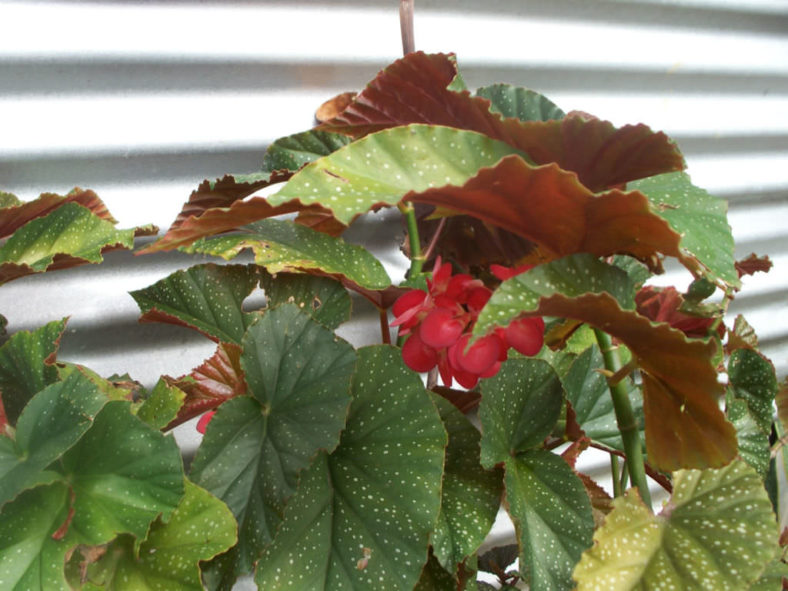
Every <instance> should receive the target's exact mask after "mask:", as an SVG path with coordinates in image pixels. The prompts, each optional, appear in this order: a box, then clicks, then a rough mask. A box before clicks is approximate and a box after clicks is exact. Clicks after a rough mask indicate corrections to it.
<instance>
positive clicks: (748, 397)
mask: <svg viewBox="0 0 788 591" xmlns="http://www.w3.org/2000/svg"><path fill="white" fill-rule="evenodd" d="M728 379H729V380H730V388H731V391H732V392H733V395H734V396H735V397H736V398H739V399H741V400H744V401H745V402H746V403H747V408H748V410H749V412H750V413H751V414H752V416H753V418H754V419H755V422H756V423H757V424H758V427H759V428H760V429H761V431H762V432H764V433H765V434H767V435H768V434H770V433H771V430H772V417H773V416H774V398H775V396H776V395H777V376H776V375H775V373H774V366H773V365H772V364H771V363H770V362H769V361H768V360H767V359H765V358H764V357H763V356H762V355H760V354H758V353H757V352H756V351H753V350H751V349H737V350H736V351H734V352H733V353H731V358H730V360H729V361H728Z"/></svg>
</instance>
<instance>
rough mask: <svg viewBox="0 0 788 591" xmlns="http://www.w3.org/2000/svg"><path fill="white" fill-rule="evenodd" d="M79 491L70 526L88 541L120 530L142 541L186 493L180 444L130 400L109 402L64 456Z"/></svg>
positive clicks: (62, 468) (63, 463) (61, 468)
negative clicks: (139, 412)
mask: <svg viewBox="0 0 788 591" xmlns="http://www.w3.org/2000/svg"><path fill="white" fill-rule="evenodd" d="M58 470H59V471H62V472H63V474H64V476H65V478H66V480H67V481H68V482H69V483H70V485H71V487H72V490H73V493H74V504H73V506H74V518H73V520H72V522H71V526H70V528H69V529H71V528H73V529H74V530H75V531H76V532H78V534H79V537H80V540H82V541H85V543H91V544H103V543H106V542H108V541H110V540H111V539H113V538H114V537H115V536H116V535H117V534H119V533H131V534H134V535H135V536H137V537H138V538H140V539H142V538H144V537H145V533H146V532H147V531H148V526H149V525H150V523H151V522H152V521H153V520H154V519H156V517H157V516H159V515H161V516H162V517H163V518H164V519H167V518H168V517H169V516H170V514H171V513H172V511H173V510H174V509H175V507H176V506H177V505H178V503H179V501H180V500H181V497H182V496H183V464H182V461H181V455H180V451H179V450H178V445H177V443H176V442H175V439H173V438H172V437H171V436H165V435H163V434H162V433H160V432H159V431H157V430H156V429H154V428H153V427H150V426H148V425H147V424H145V423H144V422H142V421H141V420H140V419H138V418H137V417H136V416H134V415H133V414H132V413H131V409H130V406H129V403H128V402H121V401H112V402H108V403H107V404H106V405H105V406H104V408H103V409H102V410H101V412H99V413H98V415H97V416H96V420H95V421H94V422H93V425H92V427H91V428H90V429H89V430H88V432H87V433H86V434H85V435H84V436H83V437H82V438H81V439H80V440H79V441H78V442H77V444H76V445H74V446H73V447H72V448H71V449H69V450H68V451H67V452H66V453H65V455H64V456H63V458H62V460H61V462H60V466H59V467H58Z"/></svg>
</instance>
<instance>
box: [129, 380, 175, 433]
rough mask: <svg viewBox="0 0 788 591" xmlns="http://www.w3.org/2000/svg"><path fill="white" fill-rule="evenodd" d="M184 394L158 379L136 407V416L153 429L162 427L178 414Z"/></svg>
mask: <svg viewBox="0 0 788 591" xmlns="http://www.w3.org/2000/svg"><path fill="white" fill-rule="evenodd" d="M185 398H186V394H185V393H184V392H183V390H180V389H179V388H176V387H175V386H170V385H169V384H167V382H165V381H164V380H163V379H160V380H159V381H158V382H157V383H156V385H155V386H154V387H153V391H152V392H151V393H150V396H149V397H148V398H146V399H145V401H144V402H143V403H142V404H141V405H140V407H139V408H138V409H137V418H139V419H141V420H142V421H144V422H145V423H147V424H148V425H150V426H151V427H153V428H154V429H163V428H164V427H166V426H167V425H169V424H170V422H171V421H172V420H173V419H175V417H176V416H177V415H178V411H179V410H180V408H181V406H182V405H183V401H184V399H185Z"/></svg>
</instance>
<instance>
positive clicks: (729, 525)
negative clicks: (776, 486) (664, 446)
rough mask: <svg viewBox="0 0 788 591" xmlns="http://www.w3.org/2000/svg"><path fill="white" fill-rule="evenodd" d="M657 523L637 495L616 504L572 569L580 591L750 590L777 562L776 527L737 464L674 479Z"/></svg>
mask: <svg viewBox="0 0 788 591" xmlns="http://www.w3.org/2000/svg"><path fill="white" fill-rule="evenodd" d="M673 484H674V487H673V496H672V498H671V500H670V502H669V503H668V504H667V505H666V507H665V509H664V510H663V511H662V513H661V514H660V515H658V516H655V515H653V514H652V513H651V511H649V510H648V509H647V508H646V506H645V505H644V504H643V503H642V502H641V500H640V498H639V496H638V494H637V492H636V490H635V489H631V490H630V491H628V493H627V494H626V495H625V496H623V497H619V498H617V499H615V500H614V501H613V506H614V509H613V511H612V512H611V513H610V514H609V515H608V516H607V519H606V520H605V524H604V526H603V527H602V528H600V529H599V530H597V532H596V534H595V535H594V546H593V548H591V549H590V550H589V551H588V552H586V553H585V554H584V555H583V558H582V560H581V561H580V563H579V564H578V565H577V568H576V569H575V573H574V577H575V579H576V580H577V582H578V587H577V588H578V591H586V590H591V589H606V590H609V591H618V590H622V591H623V590H629V589H653V588H661V589H667V588H673V589H704V590H708V591H739V590H741V589H748V588H749V585H750V584H751V583H753V582H754V581H755V580H756V579H757V578H758V577H759V576H760V574H761V572H762V571H763V570H764V567H765V566H766V564H767V563H768V562H769V561H770V560H771V559H772V557H773V556H774V552H775V549H776V547H777V527H776V523H775V519H774V514H773V513H772V509H771V503H770V502H769V498H768V496H767V495H766V491H764V489H763V484H762V483H761V479H760V478H759V477H758V475H757V474H756V473H755V472H754V470H753V469H752V468H750V467H749V466H747V465H746V464H744V463H743V462H741V461H739V460H734V461H733V462H731V463H730V464H729V465H727V466H725V467H724V468H720V469H717V470H712V469H709V470H682V471H679V472H677V473H675V474H674V478H673Z"/></svg>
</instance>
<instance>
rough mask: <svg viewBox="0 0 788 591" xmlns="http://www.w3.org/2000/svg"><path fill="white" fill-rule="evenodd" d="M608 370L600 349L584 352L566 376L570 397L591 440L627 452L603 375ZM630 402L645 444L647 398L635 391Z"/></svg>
mask: <svg viewBox="0 0 788 591" xmlns="http://www.w3.org/2000/svg"><path fill="white" fill-rule="evenodd" d="M604 367H605V363H604V360H603V359H602V354H601V353H600V352H599V347H597V346H593V347H590V348H589V349H587V350H586V351H584V352H583V353H582V354H581V355H580V356H578V357H577V359H576V360H575V361H574V363H572V366H571V368H570V369H569V371H568V372H567V374H566V376H565V377H564V380H563V382H564V388H566V397H567V400H568V401H569V402H570V403H571V405H572V408H573V409H574V411H575V418H576V420H577V423H578V424H579V425H580V427H581V428H582V429H583V431H584V432H585V434H586V436H588V438H589V439H591V441H594V442H596V443H600V444H602V445H605V446H607V447H610V448H612V449H616V450H619V451H624V445H623V443H622V441H621V433H620V431H619V430H618V423H617V422H616V413H615V410H614V408H613V399H612V397H611V395H610V388H609V387H608V385H607V380H606V379H605V376H604V375H603V374H602V373H600V372H599V370H600V369H603V368H604ZM629 400H630V403H631V404H632V410H633V411H634V413H635V417H637V421H638V430H639V432H640V437H641V441H644V438H645V435H644V425H645V420H644V417H643V397H642V396H641V395H640V393H639V392H638V391H637V389H635V388H632V389H631V390H630V393H629ZM644 445H645V443H644Z"/></svg>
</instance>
